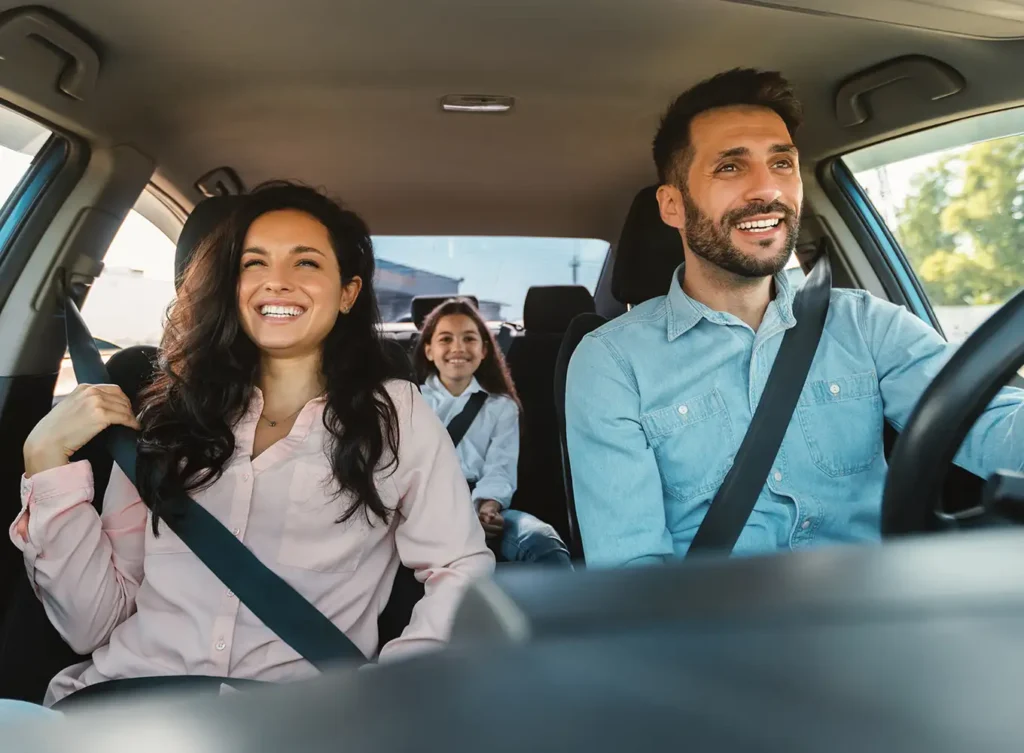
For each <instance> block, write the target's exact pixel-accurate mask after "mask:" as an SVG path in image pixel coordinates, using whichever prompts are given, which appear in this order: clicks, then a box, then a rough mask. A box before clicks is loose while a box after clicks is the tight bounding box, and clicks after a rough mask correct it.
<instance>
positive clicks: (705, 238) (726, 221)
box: [680, 187, 800, 278]
mask: <svg viewBox="0 0 1024 753" xmlns="http://www.w3.org/2000/svg"><path fill="white" fill-rule="evenodd" d="M680 191H681V192H682V195H683V208H684V209H685V211H686V243H687V245H688V246H689V247H690V250H691V251H693V253H695V254H696V255H697V256H699V257H701V258H702V259H705V260H707V261H709V262H711V263H712V264H714V265H715V266H716V267H719V268H721V269H724V270H725V271H726V272H731V273H732V274H734V275H737V276H739V277H747V278H761V277H771V276H774V275H776V274H778V273H779V272H781V271H782V270H783V269H785V267H786V263H787V262H788V261H789V258H790V256H792V255H793V252H794V251H795V250H796V240H797V235H798V234H799V232H800V217H799V216H798V215H797V213H796V212H794V211H793V210H792V209H791V208H790V207H788V206H786V205H785V204H783V203H782V202H781V201H779V200H778V199H776V200H775V201H772V202H769V203H768V204H764V203H760V202H758V203H754V204H748V205H747V206H745V207H744V208H743V209H734V210H733V211H731V212H728V213H727V214H726V215H725V216H724V217H722V220H721V222H720V224H718V225H716V224H715V222H714V220H712V219H711V217H709V216H708V215H706V214H705V213H704V212H703V211H701V210H700V208H699V207H698V206H697V205H696V204H695V203H694V201H693V197H691V196H690V192H689V191H688V190H687V189H686V188H685V187H683V188H681V189H680ZM773 213H777V214H782V215H783V217H782V220H781V222H784V223H785V225H786V228H787V230H786V240H785V242H784V243H783V244H782V246H781V248H780V249H779V252H778V253H777V254H776V255H775V256H773V257H771V258H768V259H759V258H757V257H755V256H750V255H748V254H745V253H743V252H742V251H741V250H740V249H738V248H736V246H734V245H733V243H732V238H731V237H730V232H731V230H732V228H733V227H735V226H736V224H737V223H740V222H743V221H744V220H746V219H748V218H750V217H756V216H757V215H759V214H773ZM771 243H772V241H771V240H768V239H765V240H764V241H762V245H763V246H765V247H767V246H769V245H771Z"/></svg>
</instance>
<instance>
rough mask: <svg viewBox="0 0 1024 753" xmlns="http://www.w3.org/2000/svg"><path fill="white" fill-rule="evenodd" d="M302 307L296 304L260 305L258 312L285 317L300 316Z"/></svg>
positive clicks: (264, 314)
mask: <svg viewBox="0 0 1024 753" xmlns="http://www.w3.org/2000/svg"><path fill="white" fill-rule="evenodd" d="M303 311H304V309H301V308H299V307H298V306H261V307H260V313H261V314H263V316H277V317H281V318H286V317H289V316H301V315H302V313H303Z"/></svg>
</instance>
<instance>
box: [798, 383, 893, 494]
mask: <svg viewBox="0 0 1024 753" xmlns="http://www.w3.org/2000/svg"><path fill="white" fill-rule="evenodd" d="M797 415H798V417H799V419H800V428H801V430H802V431H803V434H804V440H805V441H806V442H807V449H808V452H809V453H810V456H811V460H812V461H813V462H814V464H815V465H816V466H817V467H818V468H819V469H820V470H821V471H823V472H824V473H826V474H827V475H829V476H832V477H839V476H850V475H852V474H855V473H861V472H863V471H866V470H868V469H869V468H870V467H871V466H872V465H873V464H874V462H875V460H876V458H878V456H879V455H880V454H881V452H882V399H881V396H880V394H879V392H878V376H877V375H876V374H875V372H874V371H865V372H863V373H861V374H854V375H852V376H844V377H835V378H832V379H816V380H813V381H809V382H808V383H807V384H806V385H804V389H803V392H802V393H801V395H800V402H799V404H798V406H797Z"/></svg>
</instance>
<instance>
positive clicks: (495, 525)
mask: <svg viewBox="0 0 1024 753" xmlns="http://www.w3.org/2000/svg"><path fill="white" fill-rule="evenodd" d="M479 518H480V525H482V526H483V527H484V533H485V534H487V538H489V539H493V538H496V537H498V536H501V534H502V533H503V532H504V531H505V519H504V518H503V517H501V505H500V504H499V503H498V502H496V501H495V500H493V499H485V500H483V501H482V502H481V503H480V512H479Z"/></svg>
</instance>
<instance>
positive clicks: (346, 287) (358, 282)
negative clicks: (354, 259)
mask: <svg viewBox="0 0 1024 753" xmlns="http://www.w3.org/2000/svg"><path fill="white" fill-rule="evenodd" d="M362 289H363V278H362V277H359V276H358V275H356V276H355V277H353V278H352V279H351V280H349V281H348V282H346V283H345V284H343V285H342V286H341V303H340V304H339V305H338V310H339V311H340V312H341V313H343V314H347V313H348V312H349V311H351V310H352V307H353V306H355V305H356V299H357V298H358V297H359V293H360V291H361V290H362Z"/></svg>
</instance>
